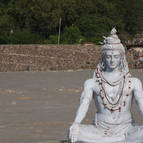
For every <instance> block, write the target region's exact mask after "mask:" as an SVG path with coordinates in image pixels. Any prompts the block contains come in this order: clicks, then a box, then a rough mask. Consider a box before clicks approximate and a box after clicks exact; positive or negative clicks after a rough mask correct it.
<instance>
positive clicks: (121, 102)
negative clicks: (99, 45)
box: [96, 69, 131, 112]
mask: <svg viewBox="0 0 143 143" xmlns="http://www.w3.org/2000/svg"><path fill="white" fill-rule="evenodd" d="M96 77H97V79H98V84H99V89H100V96H101V99H102V101H103V104H104V106H105V108H107V109H109V110H110V111H111V112H114V111H116V110H119V112H121V108H122V107H124V106H126V100H127V98H128V96H129V95H130V94H129V93H130V90H131V80H130V79H129V80H128V90H129V93H128V94H126V95H125V96H123V89H124V83H125V76H124V79H123V81H122V88H121V92H120V96H119V99H118V100H117V102H116V103H114V104H113V103H111V102H110V101H109V99H108V97H107V96H108V95H107V93H106V91H105V87H104V86H103V83H102V78H101V75H100V73H99V71H98V69H96ZM119 88H120V87H119ZM119 90H120V89H119Z"/></svg>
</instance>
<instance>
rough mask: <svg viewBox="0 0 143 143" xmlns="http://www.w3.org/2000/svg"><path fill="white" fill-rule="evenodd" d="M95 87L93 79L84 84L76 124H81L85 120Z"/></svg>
mask: <svg viewBox="0 0 143 143" xmlns="http://www.w3.org/2000/svg"><path fill="white" fill-rule="evenodd" d="M93 86H94V81H93V79H89V80H87V81H86V82H85V83H84V87H83V91H82V93H81V97H80V106H79V108H78V110H77V113H76V117H75V120H74V123H81V122H82V120H83V119H84V118H85V116H86V113H87V111H88V107H89V104H90V101H91V99H92V96H93Z"/></svg>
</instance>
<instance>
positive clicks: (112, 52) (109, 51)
mask: <svg viewBox="0 0 143 143" xmlns="http://www.w3.org/2000/svg"><path fill="white" fill-rule="evenodd" d="M105 53H106V55H120V54H121V52H120V50H106V52H105Z"/></svg>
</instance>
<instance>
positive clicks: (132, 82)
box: [130, 77, 142, 89]
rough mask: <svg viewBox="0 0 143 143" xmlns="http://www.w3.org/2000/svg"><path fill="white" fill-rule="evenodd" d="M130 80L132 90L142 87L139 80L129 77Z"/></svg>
mask: <svg viewBox="0 0 143 143" xmlns="http://www.w3.org/2000/svg"><path fill="white" fill-rule="evenodd" d="M130 79H131V84H132V85H133V88H134V89H138V88H141V87H142V82H141V80H140V79H139V78H136V77H131V78H130Z"/></svg>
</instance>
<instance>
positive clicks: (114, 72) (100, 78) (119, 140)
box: [68, 28, 143, 143]
mask: <svg viewBox="0 0 143 143" xmlns="http://www.w3.org/2000/svg"><path fill="white" fill-rule="evenodd" d="M116 32H117V31H116V29H115V28H113V29H112V31H111V34H110V35H109V36H108V37H104V41H103V43H102V46H101V48H102V49H101V59H100V62H99V64H98V65H97V68H96V70H95V72H94V75H93V78H91V79H88V80H87V81H85V83H84V88H83V91H82V93H81V97H80V106H79V108H78V111H77V113H76V117H75V120H74V122H73V124H72V125H71V127H70V128H69V133H68V137H69V140H70V142H71V143H75V142H80V143H81V142H83V143H143V125H136V124H134V123H133V120H132V116H131V105H132V98H133V97H134V98H135V100H136V101H137V104H138V107H139V109H140V111H141V112H142V114H143V90H142V83H141V81H140V80H139V79H137V78H135V77H132V76H131V74H130V72H129V70H128V64H127V61H126V56H125V48H124V46H123V45H122V43H121V41H120V39H119V38H118V36H117V34H116ZM92 99H93V100H94V101H95V105H96V109H97V112H96V115H95V120H94V124H93V125H84V124H81V122H82V120H83V119H84V117H85V116H86V113H87V110H88V107H89V104H90V102H91V100H92Z"/></svg>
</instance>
